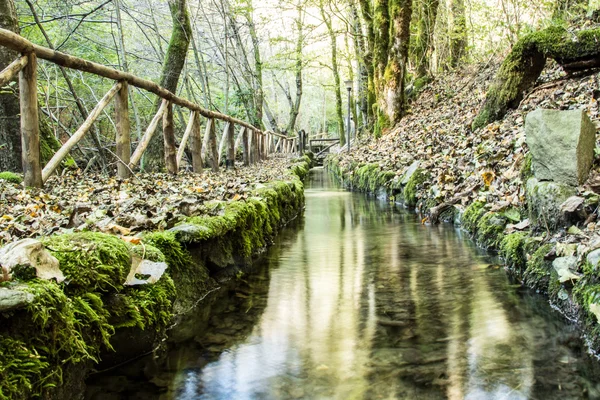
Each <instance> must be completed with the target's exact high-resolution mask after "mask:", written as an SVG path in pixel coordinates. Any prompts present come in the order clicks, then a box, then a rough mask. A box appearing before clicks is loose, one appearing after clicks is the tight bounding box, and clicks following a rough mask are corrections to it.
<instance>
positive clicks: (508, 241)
mask: <svg viewBox="0 0 600 400" xmlns="http://www.w3.org/2000/svg"><path fill="white" fill-rule="evenodd" d="M527 237H528V236H527V234H526V233H524V232H515V233H510V234H508V235H506V236H504V238H503V239H502V242H500V256H501V257H502V258H503V259H504V262H505V263H506V265H507V266H508V267H509V268H511V269H513V270H514V271H516V272H517V273H522V272H523V271H524V270H525V266H526V263H527V255H526V253H525V245H526V243H527Z"/></svg>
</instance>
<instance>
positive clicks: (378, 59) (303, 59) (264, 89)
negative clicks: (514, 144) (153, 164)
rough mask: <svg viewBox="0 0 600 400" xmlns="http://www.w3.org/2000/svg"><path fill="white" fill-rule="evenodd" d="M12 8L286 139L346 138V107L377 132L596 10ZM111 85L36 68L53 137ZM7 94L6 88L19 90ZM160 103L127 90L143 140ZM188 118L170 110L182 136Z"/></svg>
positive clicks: (285, 0) (32, 27)
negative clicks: (465, 77)
mask: <svg viewBox="0 0 600 400" xmlns="http://www.w3.org/2000/svg"><path fill="white" fill-rule="evenodd" d="M13 1H14V9H13V10H11V9H10V8H11V3H12V2H13ZM4 3H5V5H4V6H2V7H4V8H5V9H4V10H0V17H2V18H0V21H1V22H0V23H1V24H2V26H3V27H4V28H9V29H10V28H11V26H12V30H18V31H19V32H20V34H21V35H23V36H24V37H26V38H27V39H29V40H31V41H32V42H34V43H37V44H40V45H43V46H46V47H50V48H53V49H56V50H57V51H61V52H65V53H68V54H72V55H75V56H78V57H81V58H85V59H88V60H91V61H95V62H97V63H100V64H104V65H107V66H110V67H113V68H116V69H119V70H123V71H128V72H131V73H133V74H135V75H137V76H139V77H141V78H145V79H150V80H152V81H154V82H157V83H160V84H161V85H163V86H164V87H166V88H167V89H169V90H171V91H173V92H175V93H176V94H178V95H180V96H182V97H185V98H188V99H189V100H191V101H193V102H195V103H197V104H199V105H201V106H203V107H205V108H208V109H211V110H215V111H219V112H222V113H224V114H229V115H232V116H233V117H236V118H239V119H243V120H245V121H248V122H250V123H251V124H253V125H255V126H257V127H259V128H264V129H270V130H273V131H276V132H281V133H286V134H289V135H295V132H296V131H298V130H300V129H304V130H306V131H307V132H310V133H312V134H316V133H326V134H327V135H329V136H331V137H338V136H339V137H340V138H341V139H342V141H344V139H345V131H346V130H347V128H348V126H347V125H348V124H347V119H346V117H347V115H346V114H347V111H346V110H350V113H351V119H352V121H353V122H352V123H351V125H350V126H351V127H355V130H356V131H357V132H360V133H363V132H368V133H373V132H374V133H375V135H378V134H380V133H381V132H382V130H384V129H386V128H389V127H391V126H393V125H394V124H396V123H398V122H399V121H400V120H401V118H402V117H403V115H404V114H405V113H406V112H409V110H410V107H409V104H408V101H409V100H410V97H411V96H414V95H415V94H416V93H418V91H419V90H420V89H421V88H422V87H423V86H424V85H425V84H426V83H427V82H428V81H430V80H431V79H434V78H435V76H436V75H438V74H440V73H443V72H444V71H448V70H452V69H456V68H460V66H461V65H463V64H464V63H482V64H483V65H485V64H489V63H490V62H491V61H492V60H495V59H502V58H504V57H505V56H506V55H507V54H508V53H509V52H510V50H511V48H513V47H514V46H515V45H516V44H517V43H519V40H520V39H521V38H523V37H524V36H527V35H529V34H531V33H532V32H536V31H539V30H543V29H547V28H548V27H552V26H560V27H563V28H567V27H568V26H569V24H570V23H571V22H572V21H574V20H575V21H576V20H580V19H582V18H583V17H585V16H590V15H593V11H594V10H596V9H597V8H598V3H599V1H598V0H592V1H583V0H534V1H525V0H475V1H470V2H468V1H465V0H277V1H274V0H266V1H261V2H257V1H255V0H218V1H217V0H162V1H154V0H90V1H79V0H77V1H76V0H66V1H56V0H9V1H8V2H4ZM11 14H15V15H13V16H12V17H11ZM15 17H16V19H15ZM15 21H16V22H17V24H18V26H14V25H15ZM0 55H1V57H0V64H2V67H4V66H6V65H7V64H8V63H9V62H11V61H12V60H13V59H14V58H13V56H14V54H8V55H5V54H3V53H1V54H0ZM112 84H113V83H112V82H110V81H109V80H107V79H103V78H100V77H97V76H95V75H92V74H85V73H81V72H77V71H73V70H63V69H61V68H59V67H58V66H56V65H54V64H51V63H48V62H43V61H41V62H40V67H39V85H38V86H39V95H40V96H39V97H40V109H41V114H42V117H43V119H46V120H48V121H50V122H52V123H51V124H50V126H51V128H49V129H51V136H54V137H55V138H56V139H58V140H59V141H64V140H65V138H66V137H67V136H68V132H72V131H74V130H75V129H76V127H77V126H78V124H81V122H82V121H83V119H85V117H84V116H85V115H86V113H87V112H89V110H90V109H91V108H93V107H94V105H95V104H96V103H97V102H98V101H99V99H100V98H101V97H102V94H103V93H106V91H108V90H109V89H110V87H111V86H112ZM347 87H349V88H351V91H349V92H348V91H347ZM6 89H7V90H5V91H3V93H6V92H10V91H14V89H15V87H14V85H12V86H11V85H9V86H8V87H7V88H6ZM348 101H350V104H349V105H348ZM159 104H160V102H159V101H158V99H156V98H154V97H153V96H152V95H149V94H148V93H145V92H143V91H140V90H138V89H135V88H132V89H131V90H130V107H131V108H132V115H133V121H132V132H133V134H134V139H135V140H139V138H140V137H141V135H142V133H143V129H144V128H143V127H145V126H147V125H148V123H149V121H150V120H151V119H152V117H153V116H154V114H155V113H156V110H157V108H158V106H159ZM186 119H187V115H186V114H185V113H184V112H183V111H182V110H180V109H178V108H176V109H175V123H176V125H177V131H178V133H177V135H178V137H181V135H182V132H180V131H183V129H185V125H186ZM114 128H115V121H114V120H113V119H112V118H111V117H110V114H109V113H105V114H104V115H103V116H102V117H101V118H100V119H99V121H98V123H97V124H96V128H95V130H96V131H95V132H92V133H93V134H92V135H89V138H86V141H87V142H83V144H82V145H81V146H79V149H78V153H79V154H78V155H77V154H76V155H75V157H76V158H82V159H85V160H89V159H90V158H91V157H90V151H89V149H103V148H108V149H109V150H110V146H111V144H112V143H113V142H114V130H115V129H114ZM352 129H354V128H352ZM15 146H18V143H16V144H15ZM100 153H102V151H100ZM7 169H10V168H7Z"/></svg>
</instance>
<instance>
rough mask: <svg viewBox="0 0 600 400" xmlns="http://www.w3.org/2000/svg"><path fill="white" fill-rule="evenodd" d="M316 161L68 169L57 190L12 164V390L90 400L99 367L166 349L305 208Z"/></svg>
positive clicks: (8, 260) (7, 273)
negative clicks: (190, 317) (196, 170)
mask: <svg viewBox="0 0 600 400" xmlns="http://www.w3.org/2000/svg"><path fill="white" fill-rule="evenodd" d="M310 163H311V160H310V159H309V158H308V157H306V156H305V157H303V158H300V159H297V160H294V161H293V162H291V163H290V161H289V160H288V159H279V160H271V161H269V162H266V163H262V164H261V165H259V166H257V167H254V168H248V169H246V168H243V169H240V170H235V171H224V172H222V173H220V174H212V173H206V174H205V175H203V176H196V175H185V174H184V175H180V176H177V177H172V176H166V175H165V176H151V175H148V176H143V177H137V178H132V180H130V181H118V180H116V179H114V178H110V177H93V178H89V177H85V176H83V175H77V177H78V178H80V179H74V178H75V177H74V176H63V177H55V178H52V181H51V182H50V183H49V184H48V186H47V187H48V188H49V189H47V190H46V191H37V190H31V189H23V188H22V187H21V186H20V185H18V183H16V182H14V183H11V182H10V181H11V180H15V181H16V180H18V178H15V177H13V176H11V175H9V174H5V175H4V176H0V180H1V182H2V184H3V186H2V189H1V191H0V196H1V197H0V210H1V211H0V215H2V217H1V220H2V224H3V225H2V232H3V234H2V235H1V236H0V237H2V240H3V241H4V242H5V243H6V245H5V246H4V247H2V248H1V249H0V265H1V266H2V272H3V274H2V275H1V276H0V278H1V279H0V399H11V400H12V399H26V398H32V397H42V398H48V399H74V398H81V397H82V396H83V391H84V388H85V384H84V381H85V378H86V376H87V375H88V374H89V373H90V372H91V371H93V370H94V369H98V368H100V369H101V368H108V367H110V366H113V365H116V364H119V363H122V362H125V361H127V360H130V359H133V358H135V357H138V356H140V355H143V354H146V353H148V352H151V351H153V350H156V349H157V348H159V347H160V345H161V344H162V343H163V342H164V339H165V337H166V335H168V334H169V333H168V330H169V328H170V327H171V326H172V325H173V324H174V323H177V322H178V321H179V320H180V318H181V317H182V316H184V315H185V314H186V313H194V312H202V310H198V309H197V308H198V307H197V305H198V303H199V301H200V300H201V299H202V298H203V297H205V296H206V295H207V293H209V292H211V291H213V290H216V289H217V288H218V286H219V283H218V282H219V281H220V280H223V279H228V277H231V276H236V275H239V274H240V273H244V271H247V270H248V269H249V268H250V267H251V266H252V263H253V261H255V260H256V259H257V257H259V256H260V254H261V253H262V252H263V251H264V249H265V248H266V247H267V246H268V245H269V244H270V243H271V240H272V238H273V237H274V235H276V233H277V231H278V230H279V229H280V228H281V227H283V226H284V225H285V224H287V223H288V222H289V221H290V220H292V219H294V218H296V217H297V216H298V215H299V214H300V213H301V212H302V210H303V206H304V189H303V184H302V181H301V180H302V179H304V177H305V176H306V174H307V173H308V169H309V168H310ZM19 239H20V240H19Z"/></svg>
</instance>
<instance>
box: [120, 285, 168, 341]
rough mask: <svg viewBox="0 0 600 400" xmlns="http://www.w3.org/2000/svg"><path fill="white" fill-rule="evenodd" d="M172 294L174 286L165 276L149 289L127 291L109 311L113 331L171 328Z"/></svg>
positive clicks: (147, 286)
mask: <svg viewBox="0 0 600 400" xmlns="http://www.w3.org/2000/svg"><path fill="white" fill-rule="evenodd" d="M175 294H176V290H175V284H174V283H173V280H172V279H171V278H170V277H169V275H167V274H165V275H163V276H162V277H161V279H160V280H159V281H158V282H157V283H155V284H153V285H140V286H134V287H130V288H127V290H125V292H123V293H122V294H119V295H118V296H117V301H116V302H115V305H114V307H112V308H111V311H112V316H111V323H112V324H113V325H114V326H115V328H126V327H138V328H139V329H146V328H149V327H152V328H153V329H155V330H157V331H161V330H163V329H165V328H167V327H168V326H169V325H170V324H171V321H172V318H173V301H174V300H175Z"/></svg>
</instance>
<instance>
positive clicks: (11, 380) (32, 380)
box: [0, 336, 53, 400]
mask: <svg viewBox="0 0 600 400" xmlns="http://www.w3.org/2000/svg"><path fill="white" fill-rule="evenodd" d="M48 367H49V364H48V362H46V361H44V358H42V356H40V355H39V353H38V352H37V351H36V350H35V349H34V348H30V347H29V346H28V345H27V343H25V342H22V341H20V340H14V339H12V338H8V337H2V336H0V399H1V400H11V399H19V398H26V397H28V394H30V393H32V394H33V393H36V392H39V391H41V390H44V389H48V388H49V387H51V386H53V384H52V383H51V382H48V383H46V384H43V385H39V387H38V385H37V384H36V383H37V382H43V378H44V373H45V371H46V370H47V369H48Z"/></svg>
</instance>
